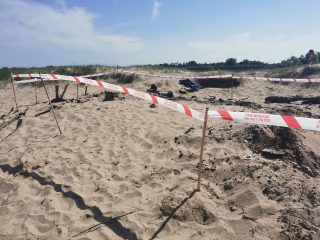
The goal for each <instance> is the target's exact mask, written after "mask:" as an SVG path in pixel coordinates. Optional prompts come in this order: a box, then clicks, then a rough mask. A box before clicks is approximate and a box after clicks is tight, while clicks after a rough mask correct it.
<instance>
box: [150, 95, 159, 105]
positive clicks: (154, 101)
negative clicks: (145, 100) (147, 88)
mask: <svg viewBox="0 0 320 240" xmlns="http://www.w3.org/2000/svg"><path fill="white" fill-rule="evenodd" d="M150 96H151V99H152V102H153V103H154V104H158V99H157V97H156V96H153V95H150Z"/></svg>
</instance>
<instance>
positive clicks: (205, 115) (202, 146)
mask: <svg viewBox="0 0 320 240" xmlns="http://www.w3.org/2000/svg"><path fill="white" fill-rule="evenodd" d="M208 110H209V108H206V112H205V114H204V123H203V129H202V141H201V149H200V159H199V163H198V186H197V191H198V192H200V183H201V171H202V162H203V149H204V144H205V138H206V130H207V120H208Z"/></svg>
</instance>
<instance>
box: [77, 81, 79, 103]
mask: <svg viewBox="0 0 320 240" xmlns="http://www.w3.org/2000/svg"><path fill="white" fill-rule="evenodd" d="M78 98H79V84H78V83H77V99H78Z"/></svg>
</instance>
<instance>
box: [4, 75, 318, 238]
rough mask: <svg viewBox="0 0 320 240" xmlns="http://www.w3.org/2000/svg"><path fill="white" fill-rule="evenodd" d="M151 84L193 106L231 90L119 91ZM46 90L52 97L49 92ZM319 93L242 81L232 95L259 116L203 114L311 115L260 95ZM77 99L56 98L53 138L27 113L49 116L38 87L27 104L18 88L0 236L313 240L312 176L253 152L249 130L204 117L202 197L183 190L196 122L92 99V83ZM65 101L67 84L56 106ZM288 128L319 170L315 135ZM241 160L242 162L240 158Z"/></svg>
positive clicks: (191, 181)
mask: <svg viewBox="0 0 320 240" xmlns="http://www.w3.org/2000/svg"><path fill="white" fill-rule="evenodd" d="M152 83H155V84H156V85H157V86H158V88H159V89H160V90H161V91H163V92H165V91H169V90H170V91H173V92H174V95H175V96H176V97H177V98H176V99H175V101H178V102H182V103H185V104H187V105H188V106H190V107H192V108H194V109H196V110H199V111H204V109H205V107H206V106H207V105H208V104H209V102H208V104H205V103H204V102H205V101H207V100H208V99H209V98H210V96H215V97H216V98H217V99H218V98H223V99H227V98H229V97H230V89H216V88H206V89H202V90H200V91H198V92H195V93H188V94H179V89H181V88H182V87H181V86H180V85H179V84H178V83H177V82H176V81H174V80H161V79H156V78H155V79H150V78H140V79H139V80H137V81H136V82H134V83H132V84H128V87H132V88H134V89H137V90H142V91H146V89H147V88H149V87H150V85H151V84H152ZM61 85H63V84H62V83H61ZM48 89H49V92H50V95H51V96H52V97H53V95H54V88H53V86H48ZM318 91H319V90H318V88H311V89H308V88H304V87H301V86H300V85H297V84H291V85H278V84H277V85H276V84H273V83H270V82H260V81H256V82H252V81H248V80H246V81H243V82H242V83H241V85H240V87H238V88H235V89H234V93H233V94H234V98H236V99H243V98H248V99H247V100H248V101H252V102H255V103H258V104H260V105H261V106H262V108H261V109H258V110H256V109H252V108H250V107H245V106H236V105H225V104H224V103H221V104H218V103H216V104H212V103H211V104H210V105H211V106H210V108H212V109H230V110H234V111H248V112H250V111H251V112H252V111H254V112H272V113H275V112H282V111H283V109H291V110H292V111H293V112H296V113H297V114H305V115H304V116H307V115H306V114H309V115H310V114H311V116H319V115H320V110H319V106H317V105H314V106H302V105H299V103H296V104H268V105H267V104H265V103H264V97H266V96H270V95H277V94H278V95H282V96H290V95H297V94H300V95H307V96H317V95H318ZM83 93H84V88H83V87H80V99H81V101H82V102H81V103H76V102H63V103H55V105H57V106H60V107H59V108H57V109H56V114H57V118H58V121H59V124H60V126H61V129H62V132H63V134H62V135H60V134H59V132H58V130H57V128H56V125H55V124H56V123H55V121H54V118H53V115H52V113H50V112H48V113H45V114H42V115H39V116H37V117H36V116H35V115H36V114H37V113H39V112H41V111H43V110H46V109H48V103H47V101H46V96H45V94H44V91H43V89H41V88H39V89H38V94H39V96H38V99H39V102H40V103H38V104H36V105H35V104H34V103H35V96H34V88H33V87H30V86H23V87H18V88H17V96H18V102H19V106H20V109H21V110H24V109H26V108H28V110H27V112H26V116H25V117H24V118H23V121H22V125H21V126H19V127H17V122H16V121H15V122H13V123H12V124H10V125H9V126H7V127H5V128H4V129H2V130H1V131H0V132H1V134H0V135H1V139H0V142H1V143H0V168H1V171H0V213H1V218H0V237H1V239H153V238H157V239H225V240H227V239H246V240H247V239H261V240H262V239H320V237H319V236H320V217H319V213H320V187H319V180H320V179H319V175H314V176H311V175H310V174H309V172H308V171H305V168H307V167H306V166H305V165H304V163H303V162H299V161H297V160H296V159H293V158H292V157H290V156H292V155H286V156H285V157H284V158H282V159H280V158H276V159H267V158H265V157H263V156H262V155H261V152H259V151H255V150H254V149H255V148H254V147H253V146H252V145H250V144H251V143H252V141H251V140H250V139H246V137H247V135H246V133H248V132H249V130H248V128H249V127H250V125H246V124H236V123H232V122H226V121H210V122H209V124H208V131H207V143H206V146H205V152H204V172H203V181H202V190H201V192H194V189H195V188H196V179H197V168H196V165H197V163H198V161H199V151H200V141H201V132H202V123H201V122H200V121H197V120H195V119H192V118H188V117H186V116H184V115H182V114H179V113H177V112H172V111H170V110H168V109H165V108H162V107H156V108H150V103H147V102H145V101H142V100H139V99H136V98H134V97H131V96H127V95H123V94H119V95H118V97H116V98H115V100H114V101H102V100H103V94H102V95H99V96H98V97H93V96H92V94H93V93H101V90H100V89H98V88H95V87H89V94H90V95H89V96H83ZM0 95H1V102H0V111H1V112H0V114H1V115H6V114H7V113H8V112H9V110H10V109H11V107H12V106H14V102H13V100H12V92H11V88H10V87H9V85H8V86H7V87H6V88H4V89H1V90H0ZM180 95H181V96H183V97H184V98H182V99H181V98H180V99H179V98H178V96H180ZM75 96H76V88H75V86H73V85H72V86H71V87H70V89H68V91H67V94H66V99H72V98H75ZM306 112H308V113H306ZM13 115H14V113H10V114H9V116H4V117H3V118H8V117H10V116H13ZM0 123H1V122H0ZM257 129H260V127H257ZM257 129H251V130H250V131H251V132H250V133H252V131H258V130H257ZM268 129H269V128H268ZM275 129H276V128H271V129H269V130H266V131H271V132H272V131H275V132H276V130H275ZM288 131H290V133H293V134H294V135H295V136H298V140H297V141H299V144H300V145H301V147H303V149H307V150H308V151H309V152H311V153H312V154H311V155H310V156H311V158H312V160H314V161H315V168H316V170H315V171H316V173H319V169H320V167H319V165H317V163H316V161H317V160H319V155H320V152H319V146H318V144H316V142H318V141H319V140H320V134H319V133H318V132H317V133H316V132H305V131H302V130H299V131H297V130H288ZM274 134H275V133H274ZM281 137H282V136H281V134H280V137H278V138H277V139H280V140H281ZM280 140H278V141H280ZM250 141H251V142H250ZM277 144H278V143H275V145H274V146H280V145H279V144H278V145H277ZM270 146H271V145H270ZM272 146H273V145H272ZM290 147H291V146H287V148H288V149H289V148H290ZM247 154H250V155H252V160H250V161H248V160H244V159H243V156H244V155H247ZM308 154H309V153H308ZM308 156H309V155H308ZM318 163H319V162H318ZM290 237H291V238H290Z"/></svg>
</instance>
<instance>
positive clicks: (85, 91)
mask: <svg viewBox="0 0 320 240" xmlns="http://www.w3.org/2000/svg"><path fill="white" fill-rule="evenodd" d="M87 90H88V86H86V88H85V89H84V95H87Z"/></svg>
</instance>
